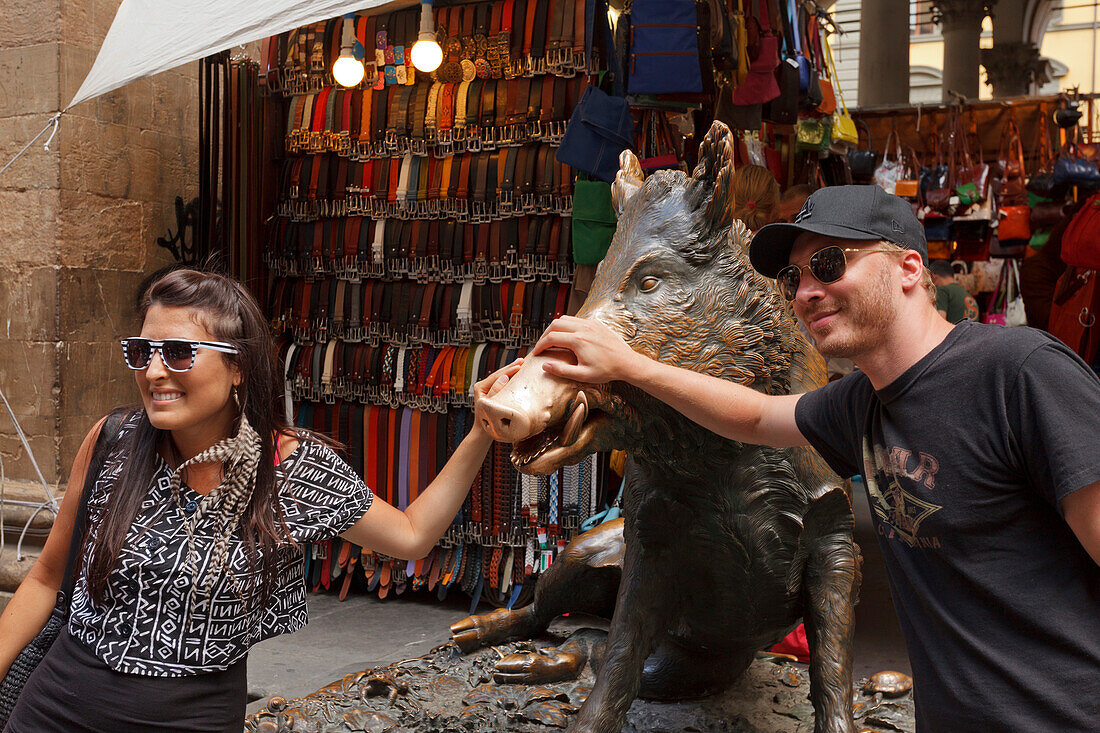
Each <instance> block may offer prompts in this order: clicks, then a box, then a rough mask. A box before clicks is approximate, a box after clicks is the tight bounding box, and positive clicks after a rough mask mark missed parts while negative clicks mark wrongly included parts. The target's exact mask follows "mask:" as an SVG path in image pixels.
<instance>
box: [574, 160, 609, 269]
mask: <svg viewBox="0 0 1100 733" xmlns="http://www.w3.org/2000/svg"><path fill="white" fill-rule="evenodd" d="M617 221H618V220H617V217H616V216H615V205H614V204H613V203H612V201H611V186H609V185H608V184H606V183H604V182H603V181H584V180H579V179H578V180H577V182H576V183H575V184H574V189H573V226H572V231H571V234H572V237H573V261H574V262H576V263H577V264H578V265H595V264H598V263H599V262H600V260H602V259H603V258H604V255H606V254H607V248H608V247H610V246H611V239H612V237H614V236H615V227H616V224H617Z"/></svg>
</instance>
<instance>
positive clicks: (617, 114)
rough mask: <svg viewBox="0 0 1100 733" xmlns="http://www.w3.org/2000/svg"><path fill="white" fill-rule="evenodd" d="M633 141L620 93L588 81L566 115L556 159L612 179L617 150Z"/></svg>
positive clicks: (616, 168)
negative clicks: (613, 95)
mask: <svg viewBox="0 0 1100 733" xmlns="http://www.w3.org/2000/svg"><path fill="white" fill-rule="evenodd" d="M633 141H634V118H633V117H631V115H630V105H629V104H627V101H626V99H624V98H622V97H612V96H609V95H607V94H605V93H604V92H603V90H601V89H600V88H599V87H596V86H593V85H591V84H590V85H588V87H587V88H585V90H584V94H583V95H581V99H580V102H579V103H578V104H577V106H576V108H575V109H574V110H573V114H572V115H571V116H570V118H569V124H568V126H566V128H565V136H564V137H563V138H562V141H561V145H560V146H559V147H558V152H557V155H556V156H555V157H556V158H557V160H558V161H559V162H561V163H565V164H566V165H570V166H572V167H574V168H576V169H577V170H580V171H584V172H585V173H588V174H589V175H592V176H595V177H596V178H599V179H600V180H601V181H607V182H608V183H611V182H612V181H614V180H615V174H616V173H617V172H618V171H619V154H620V153H622V152H623V151H624V150H626V149H627V148H629V147H631V145H632V144H633Z"/></svg>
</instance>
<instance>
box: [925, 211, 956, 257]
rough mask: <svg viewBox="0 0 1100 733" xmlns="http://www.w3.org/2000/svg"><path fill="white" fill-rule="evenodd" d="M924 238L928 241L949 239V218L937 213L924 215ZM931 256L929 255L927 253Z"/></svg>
mask: <svg viewBox="0 0 1100 733" xmlns="http://www.w3.org/2000/svg"><path fill="white" fill-rule="evenodd" d="M923 224H924V238H925V239H926V240H927V241H929V242H946V241H948V240H950V239H951V219H950V218H948V217H946V216H941V215H939V214H926V215H925V217H924V221H923ZM929 256H931V255H929Z"/></svg>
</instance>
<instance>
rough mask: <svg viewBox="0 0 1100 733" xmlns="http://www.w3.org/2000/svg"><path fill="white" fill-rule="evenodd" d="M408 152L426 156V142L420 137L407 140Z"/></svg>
mask: <svg viewBox="0 0 1100 733" xmlns="http://www.w3.org/2000/svg"><path fill="white" fill-rule="evenodd" d="M409 152H411V153H412V154H413V155H419V156H421V157H424V156H426V155H427V154H428V141H427V140H425V139H424V138H422V137H414V138H409Z"/></svg>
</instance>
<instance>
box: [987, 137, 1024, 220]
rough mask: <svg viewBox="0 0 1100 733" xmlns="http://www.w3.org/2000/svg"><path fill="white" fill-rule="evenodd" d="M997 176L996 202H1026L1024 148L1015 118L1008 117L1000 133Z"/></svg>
mask: <svg viewBox="0 0 1100 733" xmlns="http://www.w3.org/2000/svg"><path fill="white" fill-rule="evenodd" d="M997 168H998V172H999V177H998V178H997V180H996V181H995V182H994V189H993V191H994V193H995V194H996V196H997V203H998V204H999V205H1000V206H1002V207H1004V206H1020V205H1024V204H1026V203H1027V190H1026V189H1025V188H1024V176H1025V172H1024V148H1023V145H1022V144H1021V142H1020V130H1019V128H1018V127H1017V126H1016V120H1015V119H1012V118H1009V120H1008V122H1007V123H1006V124H1005V128H1004V131H1003V132H1002V133H1001V143H1000V146H999V151H998V153H997Z"/></svg>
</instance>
